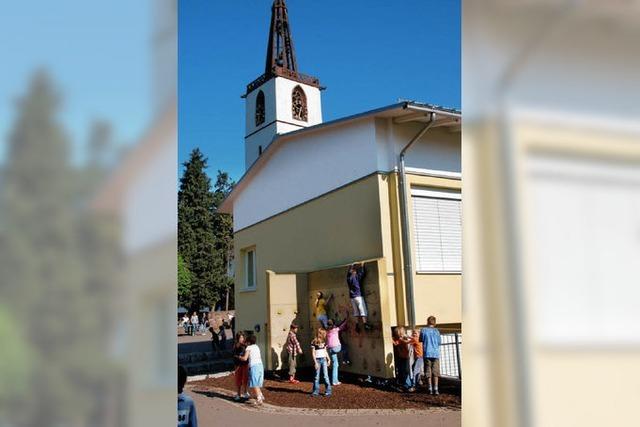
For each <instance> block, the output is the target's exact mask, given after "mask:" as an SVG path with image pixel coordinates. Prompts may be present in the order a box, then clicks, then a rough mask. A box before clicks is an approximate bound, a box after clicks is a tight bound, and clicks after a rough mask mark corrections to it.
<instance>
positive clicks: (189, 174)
mask: <svg viewBox="0 0 640 427" xmlns="http://www.w3.org/2000/svg"><path fill="white" fill-rule="evenodd" d="M184 168H185V169H184V173H183V175H182V178H180V189H179V191H178V253H180V255H182V257H183V259H184V262H185V263H186V265H187V267H188V269H189V271H190V272H191V292H190V298H189V302H190V304H189V307H188V308H189V309H190V310H200V309H201V308H203V307H210V306H213V305H214V304H215V302H216V300H217V295H216V292H215V287H214V284H215V283H216V279H217V275H216V257H215V254H216V244H215V238H214V232H213V227H214V223H213V212H214V200H213V193H212V192H211V179H210V178H209V177H208V176H207V174H206V172H205V170H206V168H207V159H206V158H205V157H204V155H203V154H202V152H201V151H200V150H199V149H198V148H196V149H194V150H193V151H192V152H191V155H190V156H189V160H188V161H186V162H185V163H184Z"/></svg>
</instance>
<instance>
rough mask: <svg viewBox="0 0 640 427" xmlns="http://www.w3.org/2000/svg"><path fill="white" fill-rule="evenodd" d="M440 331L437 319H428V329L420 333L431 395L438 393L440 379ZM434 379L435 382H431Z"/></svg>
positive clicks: (431, 317)
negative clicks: (437, 327)
mask: <svg viewBox="0 0 640 427" xmlns="http://www.w3.org/2000/svg"><path fill="white" fill-rule="evenodd" d="M440 340H441V339H440V331H438V330H437V329H436V318H435V317H434V316H429V317H428V318H427V327H426V328H422V330H421V331H420V342H421V343H422V349H423V355H424V373H425V376H426V377H427V382H428V384H429V394H440V393H438V379H439V378H440ZM431 378H433V382H432V381H431ZM432 386H433V388H432Z"/></svg>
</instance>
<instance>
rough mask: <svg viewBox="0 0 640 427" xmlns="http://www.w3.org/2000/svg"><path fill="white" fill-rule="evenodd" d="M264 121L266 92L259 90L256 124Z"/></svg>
mask: <svg viewBox="0 0 640 427" xmlns="http://www.w3.org/2000/svg"><path fill="white" fill-rule="evenodd" d="M263 123H264V92H262V91H260V92H258V95H257V96H256V126H260V125H261V124H263Z"/></svg>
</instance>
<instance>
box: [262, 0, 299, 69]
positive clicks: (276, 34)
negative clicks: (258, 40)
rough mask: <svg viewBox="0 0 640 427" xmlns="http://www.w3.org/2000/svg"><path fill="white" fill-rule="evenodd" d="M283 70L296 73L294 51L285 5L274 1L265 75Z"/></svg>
mask: <svg viewBox="0 0 640 427" xmlns="http://www.w3.org/2000/svg"><path fill="white" fill-rule="evenodd" d="M277 67H281V68H284V69H285V70H289V71H292V72H294V73H295V72H297V71H298V66H297V64H296V51H295V49H294V47H293V39H292V38H291V29H290V27H289V16H288V13H287V5H286V4H285V2H284V0H275V1H274V2H273V6H271V27H270V28H269V46H268V47H267V64H266V67H265V71H264V72H265V73H266V74H268V73H269V72H271V71H273V70H275V69H277Z"/></svg>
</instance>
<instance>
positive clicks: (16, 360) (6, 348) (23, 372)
mask: <svg viewBox="0 0 640 427" xmlns="http://www.w3.org/2000/svg"><path fill="white" fill-rule="evenodd" d="M0 342H1V343H2V349H1V350H0V378H2V383H1V385H0V408H1V409H0V414H1V413H2V412H4V411H7V410H8V409H9V407H10V406H13V405H14V404H15V401H16V400H21V399H24V398H26V397H27V395H28V394H27V391H28V387H27V384H28V383H29V376H30V372H31V369H32V366H31V365H32V360H31V357H30V354H31V352H30V351H29V345H28V343H27V342H26V341H25V338H24V336H23V334H22V333H21V328H20V323H19V322H17V321H16V319H15V318H13V317H12V316H10V315H9V312H8V311H7V309H6V308H5V307H1V306H0Z"/></svg>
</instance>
